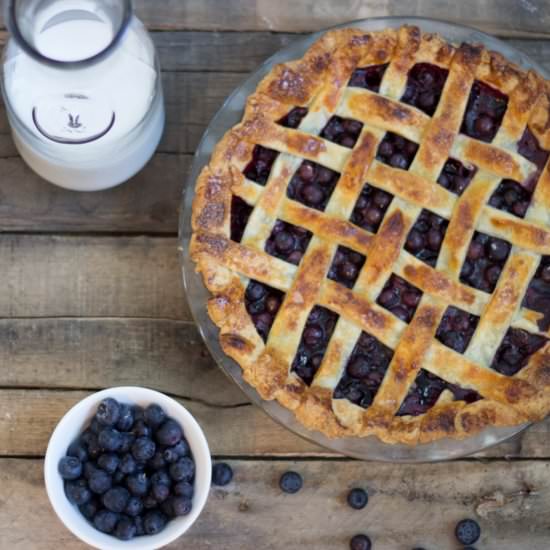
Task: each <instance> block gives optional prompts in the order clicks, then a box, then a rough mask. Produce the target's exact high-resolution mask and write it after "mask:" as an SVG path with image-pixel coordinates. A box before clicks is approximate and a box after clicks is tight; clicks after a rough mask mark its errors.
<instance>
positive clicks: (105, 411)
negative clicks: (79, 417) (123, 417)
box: [95, 397, 120, 426]
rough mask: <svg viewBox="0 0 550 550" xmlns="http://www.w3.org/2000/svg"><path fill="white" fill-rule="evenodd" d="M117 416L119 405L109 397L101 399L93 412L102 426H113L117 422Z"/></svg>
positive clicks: (118, 414)
mask: <svg viewBox="0 0 550 550" xmlns="http://www.w3.org/2000/svg"><path fill="white" fill-rule="evenodd" d="M119 416H120V405H119V404H118V402H117V401H116V400H115V399H113V398H111V397H107V398H106V399H104V400H103V401H101V403H100V404H99V405H98V407H97V412H96V414H95V418H96V420H97V422H98V423H99V424H101V425H102V426H114V425H115V424H116V423H117V422H118V419H119Z"/></svg>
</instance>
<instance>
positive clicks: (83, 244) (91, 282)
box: [0, 234, 190, 320]
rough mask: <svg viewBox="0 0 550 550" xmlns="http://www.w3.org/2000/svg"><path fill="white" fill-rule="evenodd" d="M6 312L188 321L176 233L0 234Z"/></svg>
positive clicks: (2, 309) (1, 302)
mask: <svg viewBox="0 0 550 550" xmlns="http://www.w3.org/2000/svg"><path fill="white" fill-rule="evenodd" d="M0 265H1V266H2V281H3V286H4V289H5V291H4V292H1V293H0V318H2V317H60V316H61V317H145V318H156V319H176V320H190V314H189V310H188V308H187V305H186V301H185V299H184V292H183V285H182V283H181V268H180V256H179V252H178V251H177V240H176V239H174V238H160V237H159V238H153V237H118V238H115V237H87V236H81V237H79V236H63V237H60V236H48V235H17V234H11V235H10V234H3V235H0Z"/></svg>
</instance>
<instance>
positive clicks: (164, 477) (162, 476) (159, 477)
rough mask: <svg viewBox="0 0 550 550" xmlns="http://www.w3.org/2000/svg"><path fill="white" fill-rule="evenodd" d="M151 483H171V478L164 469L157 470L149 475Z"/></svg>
mask: <svg viewBox="0 0 550 550" xmlns="http://www.w3.org/2000/svg"><path fill="white" fill-rule="evenodd" d="M151 484H152V485H168V486H170V485H172V480H171V479H170V476H169V475H168V472H166V470H159V471H158V472H155V473H154V474H153V475H152V476H151Z"/></svg>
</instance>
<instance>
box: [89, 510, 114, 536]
mask: <svg viewBox="0 0 550 550" xmlns="http://www.w3.org/2000/svg"><path fill="white" fill-rule="evenodd" d="M117 521H118V515H117V514H115V513H114V512H111V511H110V510H105V509H103V510H100V511H99V512H98V513H97V514H96V515H95V516H94V525H95V526H96V529H98V530H99V531H102V532H103V533H112V532H113V530H114V528H115V525H116V522H117Z"/></svg>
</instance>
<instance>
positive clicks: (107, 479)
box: [88, 469, 113, 495]
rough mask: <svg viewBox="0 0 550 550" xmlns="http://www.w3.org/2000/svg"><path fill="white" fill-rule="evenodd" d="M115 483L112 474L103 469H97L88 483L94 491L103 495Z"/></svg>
mask: <svg viewBox="0 0 550 550" xmlns="http://www.w3.org/2000/svg"><path fill="white" fill-rule="evenodd" d="M112 484H113V481H112V478H111V476H110V475H109V474H108V473H107V472H105V471H103V470H99V469H97V470H95V471H93V472H92V474H91V475H90V478H89V479H88V485H89V487H90V489H91V490H92V492H94V493H96V494H98V495H102V494H103V493H105V492H106V491H108V490H109V489H110V488H111V486H112Z"/></svg>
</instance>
